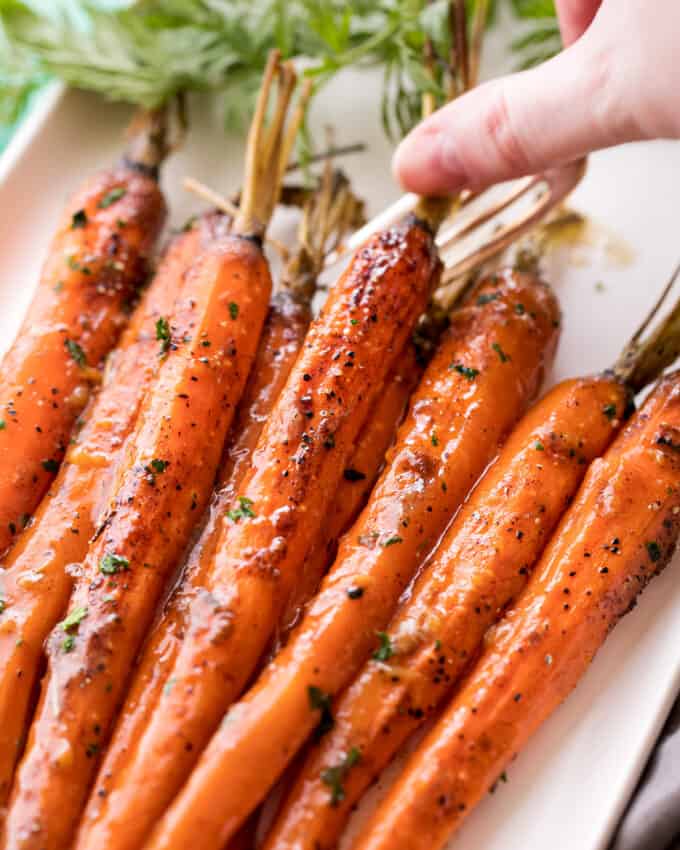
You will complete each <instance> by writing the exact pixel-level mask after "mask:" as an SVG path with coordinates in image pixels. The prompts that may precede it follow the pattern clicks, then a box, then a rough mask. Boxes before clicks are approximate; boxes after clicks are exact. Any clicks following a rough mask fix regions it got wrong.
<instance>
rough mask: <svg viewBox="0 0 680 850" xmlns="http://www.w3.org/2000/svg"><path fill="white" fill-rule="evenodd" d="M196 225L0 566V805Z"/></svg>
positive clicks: (154, 288) (172, 250) (177, 248)
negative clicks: (47, 648) (48, 649)
mask: <svg viewBox="0 0 680 850" xmlns="http://www.w3.org/2000/svg"><path fill="white" fill-rule="evenodd" d="M200 241H201V228H198V227H196V228H194V229H192V230H191V231H190V232H187V233H182V234H181V235H180V236H178V237H177V238H176V239H175V240H173V242H172V244H171V245H170V247H169V248H168V251H167V253H166V255H165V257H164V258H163V260H162V262H161V265H160V266H159V269H158V272H157V273H156V276H155V278H154V281H153V282H152V284H151V286H150V288H149V290H148V291H147V292H146V294H145V296H144V298H143V301H142V303H141V304H140V305H139V307H138V308H137V310H136V311H135V314H134V316H133V318H132V321H131V322H130V325H129V327H128V328H127V330H126V331H125V332H124V334H123V337H122V339H121V343H120V345H119V347H118V348H117V349H116V350H115V351H114V352H113V354H112V355H111V357H110V359H109V362H108V364H107V368H106V372H105V377H104V386H103V388H102V389H101V391H100V392H99V394H98V395H97V396H96V398H95V399H94V401H93V404H92V405H91V409H90V410H88V411H86V413H85V416H84V417H83V418H84V423H85V424H84V427H83V429H82V430H81V431H80V433H79V434H78V435H77V436H76V438H75V440H74V442H73V444H72V446H71V447H70V448H69V450H68V452H67V454H66V458H65V460H64V463H63V464H62V468H61V470H60V472H59V475H58V476H57V478H56V479H55V481H54V482H53V484H52V486H51V489H50V491H49V493H48V495H47V496H46V497H45V499H44V500H43V501H42V503H41V505H40V507H39V508H38V511H37V512H36V514H35V516H34V518H33V519H32V520H31V523H30V525H29V527H28V528H27V529H26V531H25V532H24V534H23V535H22V536H21V537H20V538H19V540H18V541H17V543H16V545H15V546H14V547H13V548H12V550H11V551H10V553H9V555H8V557H7V558H6V559H5V562H4V565H3V568H2V570H1V571H0V592H1V594H2V597H1V598H2V614H1V615H0V803H2V804H4V802H5V801H6V798H7V794H8V792H9V785H10V782H11V778H12V773H13V769H14V765H15V762H16V760H17V758H18V757H19V756H20V755H21V749H22V739H23V735H24V730H25V728H26V726H27V723H28V721H29V720H30V710H31V702H30V696H31V693H32V692H33V690H34V688H35V685H36V684H37V677H38V674H39V671H40V667H41V662H42V657H43V643H44V641H45V639H46V638H47V636H48V635H49V633H50V631H51V630H52V628H53V627H54V625H55V624H56V623H57V621H58V620H59V618H60V617H61V616H63V613H64V609H65V607H66V605H67V603H68V597H69V594H70V592H71V587H72V584H73V579H74V576H75V573H74V571H73V569H70V568H69V565H73V564H77V563H79V562H80V561H81V560H82V559H83V558H84V557H85V555H86V553H87V549H88V543H89V539H90V538H91V537H92V534H93V533H94V530H95V524H96V520H97V514H98V513H99V510H100V509H101V507H102V501H103V499H104V496H105V493H106V491H107V489H108V487H109V486H110V482H111V478H112V474H113V470H114V468H115V464H116V461H117V459H118V457H119V455H120V452H121V446H122V444H123V441H124V440H125V438H126V436H127V435H128V433H129V432H130V431H131V429H132V427H133V425H134V422H135V419H136V415H137V410H138V408H139V403H140V401H141V398H142V397H143V395H144V392H145V389H146V388H147V387H148V386H149V384H150V383H151V380H152V377H153V374H154V367H155V365H156V364H157V363H158V358H157V357H156V353H157V351H158V345H159V343H158V340H157V339H156V323H157V322H158V321H159V320H161V319H162V318H163V317H168V316H170V315H171V313H172V309H173V305H174V302H175V298H176V296H177V294H178V292H179V289H180V284H181V281H182V277H183V274H184V272H185V270H186V269H187V267H188V265H189V264H190V262H191V259H192V257H193V256H194V255H195V254H196V253H197V252H198V249H199V245H200Z"/></svg>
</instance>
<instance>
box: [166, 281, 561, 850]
mask: <svg viewBox="0 0 680 850" xmlns="http://www.w3.org/2000/svg"><path fill="white" fill-rule="evenodd" d="M518 305H521V307H518ZM558 324H559V310H558V306H557V302H556V300H555V297H554V296H553V295H552V293H551V291H550V290H549V289H548V287H546V286H545V284H543V283H541V282H540V281H539V280H537V279H536V278H535V277H534V276H528V275H520V274H515V273H511V272H508V273H506V274H504V275H502V276H494V277H493V278H491V279H488V280H487V281H486V282H485V283H483V284H482V285H481V286H480V287H479V288H477V289H476V290H475V292H474V295H473V297H472V299H471V300H470V302H469V304H468V306H466V307H465V308H464V309H462V310H461V311H459V312H458V313H457V314H456V315H455V316H454V317H453V321H452V325H451V328H450V330H449V331H448V332H447V334H446V335H445V337H444V338H443V339H442V341H441V344H440V346H439V349H438V351H437V353H436V354H435V356H434V358H433V359H432V361H431V363H430V365H429V366H428V368H427V369H426V371H425V374H424V376H423V378H422V380H421V382H420V384H419V386H418V388H417V389H416V391H415V393H414V395H413V398H412V400H411V405H410V409H409V412H408V415H407V417H406V420H405V422H404V423H403V424H402V426H401V428H400V429H399V432H398V434H397V438H396V442H395V445H394V446H393V448H392V449H391V451H390V452H389V455H388V458H387V464H386V467H385V470H384V471H383V473H382V475H381V477H380V479H379V480H378V482H377V484H376V486H375V488H374V490H373V492H372V494H371V497H370V499H369V502H368V504H367V506H366V508H364V510H363V512H362V513H361V515H360V516H359V518H358V520H357V522H356V523H355V524H354V525H353V527H352V528H351V529H350V530H349V531H348V532H347V534H346V535H345V536H344V538H343V540H342V541H341V543H340V548H339V552H338V556H337V558H336V561H335V564H334V565H333V567H332V568H331V571H330V572H329V574H328V575H327V577H326V579H325V580H324V582H323V584H322V586H321V589H320V592H319V593H318V594H317V596H316V597H315V598H314V600H313V601H312V602H311V604H310V605H309V607H308V609H307V611H306V612H305V616H304V617H303V619H302V621H301V623H300V624H299V626H298V627H297V629H296V631H295V632H294V634H293V635H292V637H291V639H290V641H289V642H288V644H287V645H286V647H285V648H284V649H283V650H282V652H281V653H279V655H278V656H277V657H276V659H275V660H274V662H273V663H272V664H270V665H269V666H268V667H267V668H266V669H265V671H264V672H263V674H262V676H261V677H260V678H259V680H258V681H257V682H256V684H255V685H254V686H253V687H252V688H251V690H249V691H248V692H247V693H246V694H245V696H244V697H243V699H242V700H241V701H240V702H239V703H237V704H236V705H234V706H233V707H232V709H231V711H230V713H229V714H228V715H227V717H226V719H225V721H224V722H223V723H222V725H221V726H220V728H219V730H218V731H217V733H216V735H215V736H214V738H213V740H212V741H211V744H210V746H209V747H208V749H207V750H206V752H205V753H204V755H203V757H202V759H201V760H200V762H199V764H198V766H197V768H196V770H195V771H194V773H193V774H192V776H191V778H190V779H189V781H188V782H187V784H186V786H185V788H184V789H183V791H182V793H181V794H180V796H179V797H178V798H177V800H176V802H175V803H174V805H173V806H172V808H171V809H170V810H169V813H168V814H167V815H166V817H165V818H164V819H163V820H162V821H161V822H160V824H159V826H158V828H157V830H156V833H155V835H154V838H153V839H152V841H151V842H150V843H149V847H153V848H154V850H160V848H170V847H172V848H184V847H189V846H190V835H191V832H192V830H193V832H194V833H195V832H196V831H197V830H200V831H201V834H202V835H203V834H205V832H206V830H209V835H210V843H209V844H206V847H212V846H213V845H214V846H221V844H222V843H223V842H224V841H226V840H227V839H228V838H229V836H230V835H232V834H233V833H234V831H235V830H236V829H237V828H238V826H239V824H240V823H242V822H243V820H244V819H245V818H246V817H247V815H248V814H249V813H250V812H251V811H252V810H253V808H254V807H255V806H256V805H257V803H258V802H260V801H261V800H262V799H263V797H264V795H265V794H266V792H267V791H268V789H269V788H270V787H271V786H272V784H273V783H274V782H275V781H276V779H277V778H278V776H279V775H280V774H281V772H282V771H283V769H284V768H285V767H286V765H287V764H288V763H289V762H290V760H291V759H292V758H293V756H294V755H295V753H296V752H297V750H298V749H299V748H300V746H301V745H302V744H303V743H304V741H305V739H306V738H307V737H308V735H309V734H310V733H311V732H312V731H313V729H314V727H315V726H316V725H317V723H319V719H320V716H321V715H322V713H323V712H322V709H323V707H324V706H325V705H326V704H327V702H328V700H329V699H330V696H331V695H333V694H335V693H337V692H338V691H339V690H340V689H341V688H342V687H343V686H344V685H346V684H347V683H348V681H350V679H351V676H352V675H353V674H354V672H355V671H356V670H357V668H358V667H359V666H360V664H361V663H362V662H363V660H364V658H365V657H366V656H367V655H368V654H369V653H370V652H371V651H373V650H375V649H376V647H377V643H378V638H377V636H376V632H377V631H379V630H380V629H382V628H384V626H385V624H386V622H387V621H388V620H389V617H390V615H391V613H392V611H393V609H394V607H395V606H396V604H397V600H398V598H399V596H400V594H401V593H402V591H403V590H404V588H405V587H406V586H407V584H408V582H409V581H410V579H411V578H412V576H413V575H414V573H415V572H416V570H417V568H418V566H419V565H420V564H421V563H422V560H423V559H424V558H425V557H426V555H427V552H428V551H429V550H430V549H431V547H432V546H433V545H434V543H435V542H436V541H437V539H438V538H439V536H440V535H441V534H442V533H443V531H444V530H445V528H446V525H447V523H448V522H449V520H450V518H451V515H452V514H453V512H454V511H455V509H456V508H457V507H458V506H459V505H460V504H461V502H462V501H463V499H464V497H465V495H466V494H467V492H468V490H469V489H470V487H471V486H472V485H473V484H474V482H475V480H476V479H477V478H478V477H479V475H480V473H481V472H482V471H483V469H484V467H485V466H486V464H487V463H488V462H489V460H490V459H491V458H492V457H493V455H494V454H495V452H496V451H497V448H498V444H499V442H500V441H501V440H502V439H503V438H504V437H505V436H506V435H507V432H508V430H509V429H510V428H511V427H512V425H513V424H514V423H515V421H516V420H517V419H518V418H519V416H520V415H521V413H522V411H523V410H524V408H525V407H526V405H527V404H528V402H529V400H530V399H531V398H532V397H533V396H534V395H535V393H536V392H537V390H538V387H539V385H540V382H541V378H542V375H543V371H544V368H545V366H546V364H547V363H549V362H550V360H551V358H552V354H553V351H554V348H555V343H556V340H557V336H558ZM270 489H271V488H270ZM310 509H311V506H310ZM227 586H228V585H227ZM257 589H258V588H257V587H253V594H252V600H253V603H252V604H253V605H254V604H255V600H259V599H261V597H260V596H258V595H257V594H256V593H255V591H256V590H257ZM357 591H359V598H357ZM225 777H229V781H228V782H227V781H225ZM217 813H219V816H218V815H217Z"/></svg>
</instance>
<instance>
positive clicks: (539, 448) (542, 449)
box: [534, 440, 545, 452]
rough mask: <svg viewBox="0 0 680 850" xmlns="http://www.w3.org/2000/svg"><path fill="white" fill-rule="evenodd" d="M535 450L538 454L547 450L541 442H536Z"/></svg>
mask: <svg viewBox="0 0 680 850" xmlns="http://www.w3.org/2000/svg"><path fill="white" fill-rule="evenodd" d="M534 448H535V449H536V451H537V452H542V451H544V450H545V446H544V445H543V443H542V442H541V441H540V440H536V442H535V443H534Z"/></svg>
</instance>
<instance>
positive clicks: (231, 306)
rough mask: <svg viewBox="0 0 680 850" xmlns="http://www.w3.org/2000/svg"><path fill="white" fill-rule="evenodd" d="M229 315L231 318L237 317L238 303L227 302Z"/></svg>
mask: <svg viewBox="0 0 680 850" xmlns="http://www.w3.org/2000/svg"><path fill="white" fill-rule="evenodd" d="M229 315H230V316H231V318H232V319H238V304H237V303H236V302H235V301H230V302H229Z"/></svg>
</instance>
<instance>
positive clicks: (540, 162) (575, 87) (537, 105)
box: [393, 36, 640, 194]
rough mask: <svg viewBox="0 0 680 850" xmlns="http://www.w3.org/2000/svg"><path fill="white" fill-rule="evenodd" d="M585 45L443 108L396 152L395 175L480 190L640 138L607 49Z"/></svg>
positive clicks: (429, 190)
mask: <svg viewBox="0 0 680 850" xmlns="http://www.w3.org/2000/svg"><path fill="white" fill-rule="evenodd" d="M588 42H589V36H588V37H585V38H582V39H580V40H579V41H578V42H576V43H575V44H574V45H573V46H572V47H570V48H568V49H567V50H565V51H564V52H562V53H561V54H559V55H558V56H556V57H555V58H554V59H551V60H550V61H549V62H547V63H545V64H544V65H542V66H540V67H538V68H534V69H532V70H530V71H525V72H523V73H521V74H514V75H512V76H509V77H505V78H501V79H499V80H494V81H492V82H490V83H486V84H485V85H483V86H480V87H478V88H477V89H474V90H473V91H471V92H468V93H467V94H465V95H463V96H462V97H460V98H459V99H458V100H456V101H454V102H453V103H451V104H449V105H448V106H446V107H444V108H443V109H441V110H439V112H437V113H435V114H434V115H433V116H432V117H431V118H429V119H427V120H426V121H424V122H423V123H422V124H420V125H419V126H418V127H416V129H415V130H413V132H412V133H411V134H410V135H409V136H407V138H406V139H405V140H404V141H403V142H402V144H401V145H400V146H399V148H398V149H397V152H396V154H395V158H394V163H393V167H394V171H395V174H396V177H397V179H398V180H399V181H400V182H401V183H402V184H403V185H404V187H405V188H406V189H409V190H411V191H414V192H417V193H419V194H442V193H446V192H452V191H456V190H459V189H461V188H462V187H464V186H467V187H469V188H473V189H478V188H483V187H484V186H487V185H490V184H491V183H496V182H499V181H501V180H506V179H510V178H513V177H520V176H522V175H525V174H532V173H535V172H537V171H540V170H542V169H543V168H546V167H549V166H555V165H560V164H563V163H565V162H569V161H572V160H574V159H576V158H578V157H580V156H582V155H584V154H585V153H587V152H589V151H591V150H596V149H598V148H602V147H607V146H609V145H613V144H618V143H619V142H623V141H630V140H633V139H636V138H639V137H640V131H639V128H638V126H637V125H636V123H635V121H633V120H632V119H630V118H629V117H628V116H629V113H628V112H627V111H626V109H625V108H624V107H625V106H626V104H625V103H623V104H622V103H619V102H618V95H617V92H618V90H619V89H620V88H621V87H620V86H619V85H618V83H617V80H616V75H615V74H612V73H611V71H610V69H609V67H608V60H607V55H608V54H607V53H606V52H604V51H598V50H597V49H596V48H594V47H591V45H590V44H589V43H588Z"/></svg>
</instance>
